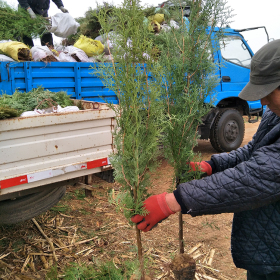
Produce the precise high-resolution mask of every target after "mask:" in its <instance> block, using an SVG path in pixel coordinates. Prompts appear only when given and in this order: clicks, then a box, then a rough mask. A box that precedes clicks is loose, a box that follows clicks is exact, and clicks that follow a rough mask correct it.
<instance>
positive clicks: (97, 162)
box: [87, 158, 108, 169]
mask: <svg viewBox="0 0 280 280" xmlns="http://www.w3.org/2000/svg"><path fill="white" fill-rule="evenodd" d="M105 165H108V158H101V159H97V160H93V161H89V162H88V163H87V169H92V168H96V167H101V166H105Z"/></svg>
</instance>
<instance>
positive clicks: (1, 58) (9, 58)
mask: <svg viewBox="0 0 280 280" xmlns="http://www.w3.org/2000/svg"><path fill="white" fill-rule="evenodd" d="M0 61H14V60H13V59H12V58H11V57H9V56H7V55H4V54H0Z"/></svg>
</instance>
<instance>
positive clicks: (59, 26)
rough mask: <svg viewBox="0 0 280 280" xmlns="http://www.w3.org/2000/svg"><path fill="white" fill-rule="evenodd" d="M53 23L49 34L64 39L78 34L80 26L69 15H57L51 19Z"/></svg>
mask: <svg viewBox="0 0 280 280" xmlns="http://www.w3.org/2000/svg"><path fill="white" fill-rule="evenodd" d="M51 22H52V26H51V28H49V32H51V33H54V35H56V36H57V37H62V38H67V37H68V36H70V35H72V34H75V33H77V29H78V27H79V26H80V24H79V23H78V22H76V21H75V19H74V18H73V17H72V16H71V15H70V14H69V13H57V14H55V15H54V16H52V17H51Z"/></svg>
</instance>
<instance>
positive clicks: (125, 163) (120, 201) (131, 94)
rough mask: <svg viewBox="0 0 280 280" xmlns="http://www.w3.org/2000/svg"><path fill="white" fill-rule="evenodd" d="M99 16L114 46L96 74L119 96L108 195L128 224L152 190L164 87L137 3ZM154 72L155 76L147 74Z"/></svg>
mask: <svg viewBox="0 0 280 280" xmlns="http://www.w3.org/2000/svg"><path fill="white" fill-rule="evenodd" d="M98 17H99V21H100V24H101V26H102V32H103V34H104V36H107V39H108V40H109V39H110V41H111V42H113V44H114V60H112V63H106V64H101V63H100V64H99V65H98V66H97V67H96V68H95V70H94V71H95V74H97V75H99V76H100V77H101V78H102V80H103V82H104V83H105V85H106V86H107V87H108V88H109V89H111V90H113V91H114V92H115V93H116V95H117V97H118V105H117V106H114V105H111V108H113V110H115V113H116V124H117V125H116V127H117V129H116V130H115V133H114V145H115V152H114V154H113V155H112V157H111V162H112V165H113V168H114V174H115V180H116V181H117V182H119V183H120V184H121V186H122V188H121V190H120V192H119V193H114V194H113V195H112V196H113V198H115V199H114V201H115V202H114V203H115V204H116V205H117V207H118V208H120V209H122V211H123V213H124V215H125V217H126V218H127V219H128V220H129V221H130V218H131V217H132V216H134V215H136V214H140V215H143V214H145V211H144V210H143V208H142V206H143V201H144V200H145V199H146V198H147V191H148V188H149V187H150V183H149V174H150V172H151V171H152V170H153V169H154V168H155V167H156V165H157V155H158V140H159V137H160V135H161V129H162V126H161V123H162V102H161V101H160V94H161V90H162V87H161V84H159V83H158V82H157V81H158V80H160V79H161V74H160V73H161V67H160V65H159V64H158V62H156V61H155V60H154V59H153V42H152V39H151V38H150V31H149V30H148V28H147V26H146V25H145V23H144V13H143V8H142V7H141V6H140V2H139V1H138V0H124V2H123V3H122V5H121V7H119V8H115V9H113V11H111V13H110V20H108V18H107V16H106V11H104V9H102V10H101V11H100V12H99V15H98ZM111 31H114V33H110V34H115V36H113V38H112V36H109V35H108V34H109V32H111ZM152 70H153V77H151V76H150V72H151V71H152ZM135 229H136V239H137V247H138V258H139V264H140V273H139V274H140V275H138V276H139V277H140V279H141V280H144V279H145V275H144V261H143V253H142V242H141V234H140V231H139V230H138V229H137V227H136V225H135ZM136 277H137V275H136ZM137 279H139V278H137Z"/></svg>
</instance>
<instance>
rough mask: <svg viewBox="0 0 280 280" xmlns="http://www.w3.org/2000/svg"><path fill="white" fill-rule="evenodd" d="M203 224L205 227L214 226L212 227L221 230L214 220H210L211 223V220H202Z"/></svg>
mask: <svg viewBox="0 0 280 280" xmlns="http://www.w3.org/2000/svg"><path fill="white" fill-rule="evenodd" d="M201 224H202V225H203V226H204V227H210V228H212V229H217V230H220V228H219V227H218V226H216V225H215V223H214V222H210V223H209V222H208V221H207V220H206V222H202V223H201Z"/></svg>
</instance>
